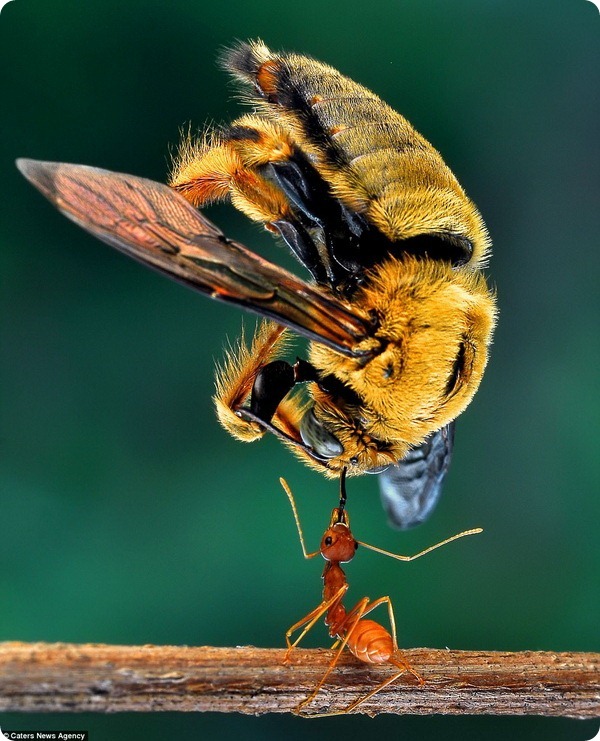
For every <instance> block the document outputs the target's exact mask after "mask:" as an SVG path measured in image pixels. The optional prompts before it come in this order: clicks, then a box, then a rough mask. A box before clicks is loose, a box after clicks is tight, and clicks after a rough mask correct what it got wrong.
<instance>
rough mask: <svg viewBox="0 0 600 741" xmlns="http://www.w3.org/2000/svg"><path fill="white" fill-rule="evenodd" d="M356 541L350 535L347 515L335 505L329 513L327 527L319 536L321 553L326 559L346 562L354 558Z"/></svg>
mask: <svg viewBox="0 0 600 741" xmlns="http://www.w3.org/2000/svg"><path fill="white" fill-rule="evenodd" d="M357 548H358V543H357V542H356V540H354V537H353V536H352V531H351V530H350V521H349V519H348V515H347V514H346V512H345V511H344V510H343V509H340V508H339V507H336V508H335V509H334V510H333V512H332V514H331V521H330V523H329V527H328V528H327V530H325V532H324V533H323V537H322V538H321V555H322V556H323V558H324V559H325V560H326V561H338V562H340V563H346V562H347V561H351V560H352V559H353V558H354V554H355V553H356V549H357Z"/></svg>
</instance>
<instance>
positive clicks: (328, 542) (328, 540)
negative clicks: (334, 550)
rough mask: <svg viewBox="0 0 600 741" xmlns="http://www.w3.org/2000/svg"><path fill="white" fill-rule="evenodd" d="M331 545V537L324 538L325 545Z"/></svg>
mask: <svg viewBox="0 0 600 741" xmlns="http://www.w3.org/2000/svg"><path fill="white" fill-rule="evenodd" d="M332 543H333V538H332V537H331V535H328V536H327V537H326V538H325V545H331V544H332Z"/></svg>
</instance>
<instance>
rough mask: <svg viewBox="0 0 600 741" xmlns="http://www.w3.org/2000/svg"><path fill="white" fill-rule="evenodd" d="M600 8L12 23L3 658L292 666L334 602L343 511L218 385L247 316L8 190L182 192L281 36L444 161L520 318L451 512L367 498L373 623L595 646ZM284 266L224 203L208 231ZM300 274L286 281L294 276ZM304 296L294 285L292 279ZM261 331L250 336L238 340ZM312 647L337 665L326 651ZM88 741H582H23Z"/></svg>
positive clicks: (3, 151) (156, 15)
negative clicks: (104, 187)
mask: <svg viewBox="0 0 600 741" xmlns="http://www.w3.org/2000/svg"><path fill="white" fill-rule="evenodd" d="M599 30H600V16H599V13H598V10H597V9H596V8H595V7H594V5H593V4H592V3H590V2H586V1H585V0H572V1H571V0H570V1H568V2H567V1H566V0H561V2H553V1H550V2H543V3H542V2H523V0H519V2H516V1H514V2H502V1H501V0H496V1H494V0H462V1H460V2H448V0H427V1H426V2H425V1H424V0H395V2H390V1H389V0H385V1H381V2H371V3H364V2H358V1H357V0H346V1H345V2H339V1H338V0H336V1H335V2H331V3H323V2H322V0H306V1H305V2H304V4H303V7H302V8H301V7H300V6H299V5H298V4H297V3H293V4H291V5H290V6H289V7H286V6H285V5H283V4H282V3H281V2H276V1H275V0H262V2H260V3H255V2H248V1H247V0H246V1H242V0H232V1H231V2H229V3H227V4H223V3H219V2H215V3H207V2H201V1H200V2H190V1H185V2H184V1H183V0H172V1H171V2H169V3H165V2H162V1H159V0H151V1H150V0H144V2H142V1H141V0H129V2H126V3H123V2H117V1H116V0H103V1H102V2H99V1H98V0H94V1H93V2H92V1H88V2H80V1H79V2H69V1H67V0H52V2H50V1H49V0H44V1H43V2H42V1H36V0H14V2H11V3H9V4H8V5H6V7H5V8H4V9H3V10H2V14H1V15H0V76H1V87H0V93H1V100H2V114H1V120H2V135H1V138H0V158H1V164H0V177H1V178H2V200H1V204H2V217H1V223H0V230H1V232H0V239H1V252H0V271H1V274H0V280H1V283H2V286H1V287H2V293H1V301H2V306H1V321H2V340H1V343H2V344H1V350H0V352H1V355H0V359H1V361H0V362H1V374H2V378H1V389H2V411H1V415H2V429H1V431H0V487H1V502H0V523H1V534H0V640H13V639H15V640H16V639H18V640H25V641H37V640H44V641H96V642H109V643H121V644H122V643H132V644H143V643H168V644H191V645H204V644H212V645H223V646H233V645H242V644H254V645H258V646H277V647H280V646H282V645H283V642H284V638H283V636H284V631H285V630H286V628H287V627H288V626H289V625H290V624H291V623H292V622H294V621H295V620H296V619H298V618H299V617H300V616H302V615H303V614H304V613H306V612H307V611H308V610H309V609H310V608H311V607H312V606H314V605H315V604H316V603H317V602H318V600H319V595H320V586H321V585H320V578H319V577H320V571H321V563H320V562H317V561H312V562H305V561H304V560H303V559H302V556H301V552H300V546H299V544H298V542H297V538H296V534H295V529H294V524H293V521H292V518H291V515H290V511H289V505H288V503H287V501H286V499H285V497H284V495H283V493H282V491H281V489H280V487H279V484H278V477H279V476H280V475H285V476H286V477H287V478H288V480H289V482H290V484H291V486H292V488H293V489H294V491H295V492H296V494H297V499H298V506H299V509H300V514H301V517H302V520H303V523H304V526H305V535H306V537H307V540H308V543H309V545H313V546H314V547H316V546H317V543H318V539H319V537H320V535H321V532H322V530H323V529H324V527H325V525H326V521H327V519H328V515H329V511H330V508H331V507H332V506H334V504H335V498H336V492H335V486H334V485H333V484H332V483H327V482H326V481H325V480H324V479H322V478H321V477H320V476H319V475H318V474H316V473H313V472H310V471H308V470H307V469H304V468H303V467H302V466H301V465H300V464H299V463H298V462H297V461H296V460H295V459H293V458H292V456H291V455H290V454H289V453H288V452H287V451H285V450H284V449H282V447H281V446H280V445H279V444H278V443H277V442H276V441H275V440H272V439H267V440H264V441H262V442H261V443H259V444H255V445H253V446H249V445H246V446H245V445H242V444H241V443H236V442H235V441H233V440H232V439H230V438H229V437H228V436H227V435H226V434H225V433H224V432H223V431H222V430H221V429H220V428H219V427H218V424H217V422H216V420H215V416H214V414H213V410H212V405H211V401H210V395H211V391H212V375H213V360H214V359H215V358H218V357H220V355H221V350H222V346H223V344H224V341H225V338H226V337H230V338H234V337H235V336H236V334H237V332H238V329H239V326H240V322H241V316H240V313H239V312H238V311H237V310H236V309H235V308H230V307H226V306H223V305H218V304H216V303H214V302H210V301H208V300H206V299H204V298H202V297H199V296H197V295H194V293H192V292H191V291H188V290H184V289H183V288H182V287H180V286H178V285H176V284H175V283H172V282H170V281H168V280H165V279H164V278H163V277H161V276H158V275H156V274H154V273H153V272H151V271H149V270H145V269H143V268H141V267H140V266H139V265H137V264H135V263H134V262H133V261H131V260H128V259H126V258H124V257H122V256H120V255H118V254H117V253H116V252H114V251H112V250H110V249H109V248H107V247H106V246H105V245H103V244H101V243H100V242H97V241H95V240H94V239H92V238H91V237H89V236H88V235H86V234H85V233H84V232H83V231H81V230H79V229H77V228H76V227H74V226H73V225H72V224H71V223H69V222H68V221H67V220H66V219H64V218H63V217H62V216H59V215H58V214H57V213H56V212H55V211H54V210H53V209H52V207H51V206H50V205H49V204H48V203H47V202H45V201H44V200H43V199H42V198H41V197H40V195H39V194H38V193H36V192H35V191H34V189H33V188H31V186H29V185H28V184H27V183H26V182H25V180H24V179H23V178H22V177H21V176H20V175H19V174H18V173H17V171H16V169H15V168H14V164H13V162H14V159H15V158H16V157H18V156H28V157H34V158H41V159H49V160H63V161H67V162H81V163H86V164H91V165H97V166H101V167H106V168H109V169H114V170H120V171H124V172H131V173H135V174H137V175H143V176H147V177H151V178H154V179H157V180H164V178H165V173H166V170H167V163H168V151H169V147H170V146H171V147H172V146H174V145H175V144H176V142H177V140H178V131H179V127H180V126H181V125H182V124H185V123H186V122H188V121H192V122H193V124H194V125H198V126H203V125H204V124H205V123H206V122H210V121H217V122H218V121H222V120H229V119H231V118H232V117H234V116H236V115H238V113H239V111H240V110H241V109H240V107H239V105H238V104H237V103H236V101H235V100H234V95H233V91H232V88H231V86H230V85H229V84H228V81H227V79H226V77H225V75H224V74H223V73H222V72H221V71H219V70H218V69H217V68H216V66H215V58H216V56H217V54H218V52H219V50H220V48H221V47H222V46H223V45H226V44H229V43H231V42H232V41H233V40H235V39H236V38H241V39H246V38H252V37H257V36H261V37H262V38H263V39H264V40H265V41H266V42H267V43H268V44H269V45H271V46H272V47H273V48H275V49H278V48H286V49H291V50H296V51H300V52H304V53H308V54H311V55H313V56H315V57H316V58H317V59H320V60H322V61H325V62H328V63H330V64H332V65H334V66H335V67H337V68H339V69H340V70H342V71H343V72H344V73H346V74H348V75H349V76H351V77H352V78H354V79H355V80H357V81H359V82H361V83H363V84H365V85H366V86H368V87H369V88H371V89H373V90H374V91H375V92H377V93H378V94H380V95H381V96H382V97H383V98H384V99H385V100H386V101H388V102H389V103H390V104H391V105H392V106H394V107H395V108H397V109H398V110H400V111H401V112H402V113H404V114H405V115H406V116H407V117H408V118H409V120H410V121H411V122H412V123H413V124H414V125H415V126H416V127H417V128H418V130H419V131H421V132H422V133H423V134H424V135H425V136H426V137H427V138H428V139H430V140H431V141H432V142H433V143H434V145H435V146H436V147H437V148H438V149H440V150H441V152H442V153H443V155H444V157H445V159H446V161H447V162H448V164H449V165H450V166H451V168H452V169H453V170H454V172H455V173H456V174H457V176H458V178H459V180H460V181H461V183H462V184H463V185H464V186H465V188H466V189H467V190H468V192H469V193H470V194H471V195H472V197H473V199H474V200H475V201H476V203H477V204H478V205H479V207H480V209H481V211H482V213H483V215H484V218H485V219H486V221H487V223H488V226H489V228H490V231H491V233H492V236H493V239H494V245H495V251H494V256H493V260H492V262H491V265H490V274H491V276H492V279H493V281H494V282H495V283H496V284H497V286H498V291H499V300H500V308H501V320H500V325H499V327H498V332H497V335H496V342H495V345H494V348H493V355H492V360H491V363H490V366H489V369H488V372H487V375H486V378H485V380H484V383H483V385H482V388H481V390H480V392H479V394H478V396H477V397H476V400H475V402H474V403H473V405H472V406H471V408H469V410H468V412H467V413H466V414H464V416H463V417H462V418H461V420H460V424H459V426H458V435H457V443H456V450H455V459H454V463H453V466H452V469H451V473H450V475H449V479H448V483H447V486H446V491H445V494H444V497H443V500H442V502H441V503H440V506H439V508H438V510H437V512H436V513H435V515H434V517H433V518H432V519H431V520H430V521H429V522H428V523H426V524H425V525H423V526H422V527H420V528H418V529H417V530H416V531H413V532H410V533H397V532H394V531H392V530H390V529H389V528H388V527H387V525H386V523H385V518H384V515H383V512H382V510H381V508H380V505H379V501H378V493H377V485H376V481H374V480H373V479H372V478H364V479H361V480H353V481H352V482H351V483H352V485H351V488H350V502H349V505H350V512H351V515H352V519H353V525H354V530H355V534H356V535H357V536H358V537H360V538H361V539H363V540H367V541H369V542H372V543H375V544H377V545H379V546H381V547H383V548H388V549H390V550H394V551H397V552H402V553H411V552H414V551H416V550H419V549H421V548H423V547H425V546H426V545H428V544H430V543H433V542H435V541H436V540H438V539H441V538H443V537H445V536H447V535H450V534H452V533H454V532H456V531H458V530H461V529H463V528H467V527H473V526H475V525H482V526H483V527H484V528H485V534H484V535H482V536H478V537H477V538H473V539H470V540H468V541H464V542H462V543H458V544H455V545H453V546H450V547H448V548H447V549H444V550H443V551H440V552H437V553H435V554H433V555H431V556H429V557H427V558H424V559H422V560H421V561H418V562H416V563H413V564H409V565H404V564H398V563H397V562H394V561H392V560H391V559H385V558H383V557H381V556H378V555H376V554H371V553H367V552H365V553H364V554H363V555H361V556H360V557H359V558H357V560H356V562H354V563H353V564H352V565H351V566H350V567H349V568H348V574H349V579H350V584H351V592H350V600H351V599H352V598H353V597H354V598H355V599H357V598H358V597H360V596H362V595H364V594H368V595H370V596H372V597H377V596H379V595H382V594H389V595H390V596H391V597H392V599H393V601H394V603H395V606H396V615H397V620H398V626H399V638H400V642H401V645H404V646H436V647H443V646H450V647H452V648H462V649H505V650H519V649H549V650H596V651H597V650H600V620H599V615H600V610H599V608H600V600H599V582H600V579H599V577H598V574H599V565H600V561H599V555H598V551H599V549H598V519H599V509H600V508H599V505H598V490H599V478H600V476H599V473H600V464H599V455H598V420H599V418H600V402H599V396H598V385H597V378H598V367H599V365H600V347H599V346H600V342H599V332H598V318H599V299H598V275H599V271H600V261H599V249H598V248H599V246H600V245H599V243H598V233H599V230H598V203H599V199H598V196H599V180H598V173H599V172H600V156H599V154H600V146H599V137H598V134H599V130H598V120H599V114H600V101H599V91H600V85H599V82H600V80H599V77H600V75H599V71H600V65H599V57H600V53H599V52H600V48H599V38H600V37H599ZM210 216H211V218H213V219H214V220H215V221H216V222H217V223H218V224H219V225H220V226H221V227H222V228H224V229H225V230H226V231H227V233H228V234H229V235H231V236H234V237H236V238H238V239H240V240H242V241H243V242H245V243H246V244H247V245H249V246H250V247H252V248H254V249H256V250H259V251H261V253H262V254H264V255H266V256H268V257H270V258H271V259H276V260H278V261H279V262H280V263H282V264H285V265H287V266H292V261H291V259H290V258H289V257H288V256H287V255H285V254H284V251H283V250H282V249H281V248H280V247H278V246H277V245H275V243H274V242H272V240H271V239H270V237H269V236H268V235H266V234H264V233H263V232H262V231H261V230H260V229H259V228H257V227H256V226H252V225H249V224H248V223H246V222H245V221H244V219H243V217H241V216H239V215H238V214H237V213H234V212H233V210H232V209H231V208H229V207H218V208H215V209H213V210H211V212H210ZM292 267H293V266H292ZM294 269H295V270H297V271H298V272H301V269H300V268H299V267H294ZM246 323H247V325H249V326H251V325H252V323H253V320H252V319H250V321H247V322H246ZM314 634H315V635H314V636H313V637H312V643H311V641H308V644H307V645H318V646H325V645H328V641H327V639H326V636H325V630H324V629H320V630H316V629H315V631H314ZM0 726H1V727H3V728H15V729H18V728H61V727H63V728H88V729H89V730H90V739H92V741H97V740H99V739H117V740H120V739H123V740H129V739H132V740H133V739H136V740H137V739H147V740H148V741H154V740H155V739H156V740H158V739H165V738H169V739H170V738H174V739H175V738H206V737H218V738H220V739H239V738H244V739H270V738H278V737H280V736H281V735H283V734H285V736H286V738H287V739H289V740H290V741H292V739H300V738H304V737H306V736H307V735H308V734H310V737H311V738H312V739H330V738H331V734H332V732H335V733H339V734H341V733H346V734H349V737H350V738H354V737H357V738H358V737H359V734H362V733H365V732H369V733H372V734H378V735H379V736H380V737H384V736H389V735H390V734H392V737H394V738H395V737H397V736H400V735H401V736H402V738H405V739H409V740H412V739H433V738H438V737H440V736H443V737H444V738H457V739H480V738H485V739H487V740H489V741H496V740H497V739H498V740H499V739H506V738H507V737H508V736H509V735H510V737H511V738H512V739H514V740H515V741H516V740H517V739H519V740H520V739H527V740H528V741H530V740H532V739H533V740H535V739H544V740H545V741H551V740H553V739H565V740H567V739H568V740H569V741H573V740H577V739H582V740H583V739H589V738H591V737H592V736H593V735H594V734H595V732H596V730H597V723H594V722H589V721H588V722H578V721H573V720H559V719H537V718H501V719H494V718H453V717H448V718H445V717H436V718H419V717H391V716H388V717H379V718H377V719H375V720H370V719H368V718H365V717H347V718H335V719H326V720H317V721H312V722H311V723H310V724H308V725H307V721H305V720H301V719H298V718H295V717H283V716H281V717H280V716H269V717H263V718H250V717H241V716H225V715H217V714H214V715H212V714H206V715H201V714H193V715H175V714H166V715H159V714H156V715H148V716H143V715H116V716H105V717H103V716H83V717H75V716H65V717H58V716H30V717H26V718H25V717H23V716H16V715H12V716H7V715H4V716H0Z"/></svg>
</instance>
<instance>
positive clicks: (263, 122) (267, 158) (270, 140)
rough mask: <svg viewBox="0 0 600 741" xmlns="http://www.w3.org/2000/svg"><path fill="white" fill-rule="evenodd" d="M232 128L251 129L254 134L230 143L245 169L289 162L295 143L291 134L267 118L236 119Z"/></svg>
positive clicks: (243, 117) (248, 117) (242, 117)
mask: <svg viewBox="0 0 600 741" xmlns="http://www.w3.org/2000/svg"><path fill="white" fill-rule="evenodd" d="M231 126H232V128H235V127H241V128H246V129H249V130H251V131H252V132H253V134H254V136H249V137H248V138H247V139H244V138H242V137H240V138H239V139H235V140H233V141H231V142H230V146H232V147H235V150H236V152H237V154H238V156H239V158H240V160H241V161H242V163H243V164H244V166H245V167H250V168H252V167H258V166H260V165H266V164H268V163H269V162H280V161H282V160H287V159H289V158H290V156H291V154H292V152H293V149H294V142H293V140H292V139H291V137H290V135H289V132H287V131H285V129H284V128H283V127H281V126H279V125H278V124H276V123H274V122H273V121H270V120H269V119H267V118H264V117H262V116H253V115H250V114H248V115H246V116H241V117H240V118H238V119H236V120H235V121H234V122H233V123H232V124H231Z"/></svg>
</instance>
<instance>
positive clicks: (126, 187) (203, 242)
mask: <svg viewBox="0 0 600 741" xmlns="http://www.w3.org/2000/svg"><path fill="white" fill-rule="evenodd" d="M17 167H18V168H19V170H20V171H21V172H22V173H23V175H24V176H25V177H26V178H27V179H28V180H29V181H30V182H31V183H32V184H33V185H35V186H36V188H38V190H40V191H41V192H42V193H43V195H45V196H46V198H48V199H49V200H50V201H51V202H52V203H53V204H54V205H55V206H56V207H57V208H58V209H59V210H60V211H62V213H63V214H65V216H67V217H68V218H69V219H71V220H72V221H74V222H75V223H76V224H79V226H81V227H83V228H84V229H86V230H87V231H89V232H91V233H92V234H93V235H94V236H96V237H98V238H99V239H101V240H102V241H104V242H107V243H108V244H110V245H111V246H113V247H116V249H118V250H120V251H121V252H124V253H125V254H127V255H130V256H131V257H133V258H134V259H136V260H139V261H140V262H142V263H144V264H146V265H149V266H150V267H152V268H154V269H156V270H158V271H160V272H162V273H165V274H166V275H168V276H170V277H172V278H174V279H175V280H178V281H180V282H181V283H185V284H186V285H188V286H190V287H191V288H194V289H195V290H197V291H201V292H202V293H206V294H208V295H209V296H211V297H213V298H216V299H220V300H222V301H228V302H231V303H235V304H240V305H241V306H243V307H245V308H246V309H249V310H250V311H253V312H256V313H257V314H260V315H263V316H267V317H270V318H272V319H275V320H276V321H277V322H279V323H281V324H284V325H286V326H288V327H291V328H292V329H294V330H296V331H297V332H299V333H300V334H302V335H304V336H305V337H308V338H309V339H311V340H314V341H316V342H320V343H322V344H325V345H328V346H329V347H331V348H333V349H334V350H337V351H338V352H340V353H342V354H344V355H348V356H351V357H357V356H360V355H362V354H363V353H361V352H360V350H358V349H356V345H357V343H358V342H360V340H362V339H364V338H365V337H367V336H368V333H369V323H368V320H367V319H366V318H364V319H363V318H362V317H360V316H358V315H356V314H355V313H353V312H351V311H350V310H349V309H347V308H346V307H345V305H344V304H342V302H341V301H338V300H337V299H336V298H335V297H334V296H331V295H328V294H327V293H325V292H324V291H322V290H320V289H319V288H317V287H314V286H311V285H309V284H308V283H305V282H304V281H302V280H300V279H299V278H297V277H296V276H294V275H293V274H292V273H289V272H288V271H286V270H284V269H283V268H280V267H278V266H277V265H274V264H273V263H271V262H269V261H267V260H264V259H263V258H261V257H259V256H258V255H255V254H254V253H252V252H250V251H249V250H248V249H246V248H245V247H243V246H242V245H239V244H237V243H236V242H233V241H231V240H230V239H227V238H226V237H225V236H224V235H223V234H222V232H221V231H219V229H217V227H216V226H214V224H212V223H211V222H210V221H208V219H206V218H205V217H204V216H203V215H202V214H200V213H199V212H198V211H197V210H196V209H194V208H193V207H192V206H191V205H190V204H189V203H188V202H187V201H186V200H185V199H184V198H183V197H182V196H180V195H179V194H178V193H176V192H174V191H173V190H171V189H170V188H168V187H167V186H165V185H162V184H161V183H156V182H154V181H152V180H146V179H145V178H139V177H135V176H133V175H124V174H121V173H116V172H110V171H108V170H101V169H99V168H95V167H87V166H85V165H71V164H66V163H58V162H40V161H37V160H28V159H20V160H17Z"/></svg>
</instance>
